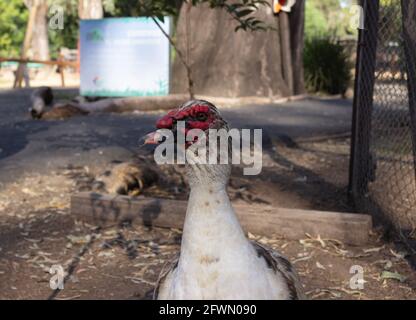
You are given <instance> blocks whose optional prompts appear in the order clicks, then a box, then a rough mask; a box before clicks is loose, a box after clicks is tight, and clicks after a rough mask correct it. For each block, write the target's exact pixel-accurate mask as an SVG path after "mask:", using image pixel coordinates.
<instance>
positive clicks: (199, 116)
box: [196, 112, 208, 121]
mask: <svg viewBox="0 0 416 320" xmlns="http://www.w3.org/2000/svg"><path fill="white" fill-rule="evenodd" d="M207 118H208V117H207V115H206V113H202V112H200V113H197V115H196V119H197V120H198V121H205V120H207Z"/></svg>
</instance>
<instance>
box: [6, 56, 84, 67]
mask: <svg viewBox="0 0 416 320" xmlns="http://www.w3.org/2000/svg"><path fill="white" fill-rule="evenodd" d="M0 62H19V63H23V64H26V63H40V64H46V65H50V66H55V65H57V66H62V67H73V68H77V67H78V63H77V62H76V61H66V60H38V59H27V58H6V57H0Z"/></svg>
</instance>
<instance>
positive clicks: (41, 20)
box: [26, 0, 50, 60]
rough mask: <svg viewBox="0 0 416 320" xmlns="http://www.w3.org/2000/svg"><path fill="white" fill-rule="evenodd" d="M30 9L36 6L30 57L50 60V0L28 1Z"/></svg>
mask: <svg viewBox="0 0 416 320" xmlns="http://www.w3.org/2000/svg"><path fill="white" fill-rule="evenodd" d="M26 5H27V6H28V8H29V10H34V8H35V7H36V14H35V17H34V19H35V21H34V24H33V29H32V39H31V45H30V54H29V55H30V58H32V59H37V60H49V59H50V55H49V39H48V20H47V14H48V1H47V0H32V1H26Z"/></svg>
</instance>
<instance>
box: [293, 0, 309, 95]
mask: <svg viewBox="0 0 416 320" xmlns="http://www.w3.org/2000/svg"><path fill="white" fill-rule="evenodd" d="M289 15H290V16H289V24H290V37H291V54H292V66H293V93H294V94H295V95H296V94H303V93H305V92H306V90H305V80H304V73H303V48H304V35H305V0H298V1H296V4H295V5H294V6H293V8H292V12H291V13H290V14H289Z"/></svg>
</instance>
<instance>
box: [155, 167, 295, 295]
mask: <svg viewBox="0 0 416 320" xmlns="http://www.w3.org/2000/svg"><path fill="white" fill-rule="evenodd" d="M187 171H188V178H189V182H190V186H191V193H190V197H189V202H188V208H187V212H186V218H185V224H184V229H183V236H182V245H181V251H180V257H179V259H178V260H176V261H174V263H173V264H172V265H171V267H170V269H166V270H165V271H164V272H163V271H162V274H161V277H160V280H159V285H158V287H157V288H156V290H155V297H157V298H158V299H180V300H182V299H190V300H192V299H198V300H208V299H218V300H237V299H239V300H247V299H278V300H281V299H301V298H303V294H302V287H301V285H300V284H299V281H298V279H297V275H296V273H295V272H294V270H293V269H292V268H291V266H290V263H289V262H288V261H287V260H285V259H284V258H283V257H282V256H280V255H279V254H278V253H276V252H273V251H269V249H267V248H265V247H263V246H261V245H259V244H257V243H255V242H251V241H249V240H248V239H247V238H246V236H245V234H244V232H243V230H242V228H241V225H240V223H239V221H238V219H237V217H236V215H235V213H234V210H233V208H232V206H231V203H230V200H229V197H228V194H227V192H226V185H227V182H228V178H229V174H230V167H229V166H228V165H190V166H188V170H187Z"/></svg>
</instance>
